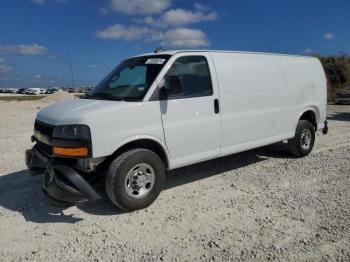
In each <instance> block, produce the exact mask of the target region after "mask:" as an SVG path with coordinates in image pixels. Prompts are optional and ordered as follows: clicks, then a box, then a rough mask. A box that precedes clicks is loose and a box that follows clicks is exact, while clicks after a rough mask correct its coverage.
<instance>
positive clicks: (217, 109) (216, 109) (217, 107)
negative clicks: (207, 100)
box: [214, 98, 220, 114]
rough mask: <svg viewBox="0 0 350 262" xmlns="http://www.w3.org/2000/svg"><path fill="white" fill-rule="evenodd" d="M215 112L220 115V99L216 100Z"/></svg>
mask: <svg viewBox="0 0 350 262" xmlns="http://www.w3.org/2000/svg"><path fill="white" fill-rule="evenodd" d="M214 112H215V114H218V113H219V112H220V106H219V99H217V98H215V99H214Z"/></svg>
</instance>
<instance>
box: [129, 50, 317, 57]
mask: <svg viewBox="0 0 350 262" xmlns="http://www.w3.org/2000/svg"><path fill="white" fill-rule="evenodd" d="M187 52H210V53H238V54H261V55H277V56H292V57H303V58H313V57H312V56H305V55H290V54H279V53H267V52H266V53H265V52H253V51H230V50H201V49H194V50H168V51H160V52H157V53H145V54H141V55H137V56H135V57H138V56H148V55H175V54H177V53H187Z"/></svg>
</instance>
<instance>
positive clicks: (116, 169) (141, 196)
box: [105, 148, 165, 211]
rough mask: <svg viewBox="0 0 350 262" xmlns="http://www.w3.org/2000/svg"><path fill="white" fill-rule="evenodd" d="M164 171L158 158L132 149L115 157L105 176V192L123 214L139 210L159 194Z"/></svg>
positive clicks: (148, 152)
mask: <svg viewBox="0 0 350 262" xmlns="http://www.w3.org/2000/svg"><path fill="white" fill-rule="evenodd" d="M164 180H165V167H164V164H163V162H162V160H161V159H160V157H159V156H158V155H157V154H156V153H154V152H152V151H150V150H147V149H142V148H138V149H132V150H130V151H127V152H125V153H123V154H121V155H120V156H118V157H117V158H116V159H115V160H114V161H113V162H112V163H111V165H110V167H109V169H108V171H107V174H106V181H105V182H106V185H105V186H106V192H107V195H108V197H109V199H110V200H111V202H112V203H113V204H115V205H117V206H118V207H120V208H122V209H124V210H130V211H131V210H137V209H142V208H145V207H147V206H149V205H150V204H152V203H153V201H154V200H155V199H156V198H157V197H158V195H159V194H160V192H161V190H162V187H163V184H164Z"/></svg>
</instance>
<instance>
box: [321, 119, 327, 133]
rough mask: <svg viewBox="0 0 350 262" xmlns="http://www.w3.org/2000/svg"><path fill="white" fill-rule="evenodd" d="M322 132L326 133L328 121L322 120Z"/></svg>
mask: <svg viewBox="0 0 350 262" xmlns="http://www.w3.org/2000/svg"><path fill="white" fill-rule="evenodd" d="M322 133H323V134H324V135H326V134H327V133H328V121H327V120H326V121H324V127H323V129H322Z"/></svg>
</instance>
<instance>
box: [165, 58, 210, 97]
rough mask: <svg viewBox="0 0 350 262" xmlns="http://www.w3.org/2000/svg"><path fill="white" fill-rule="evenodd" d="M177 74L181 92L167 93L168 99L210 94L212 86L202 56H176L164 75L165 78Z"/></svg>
mask: <svg viewBox="0 0 350 262" xmlns="http://www.w3.org/2000/svg"><path fill="white" fill-rule="evenodd" d="M171 76H179V77H180V81H181V86H182V94H177V95H169V97H168V99H175V98H189V97H199V96H211V95H212V94H213V88H212V83H211V77H210V71H209V66H208V63H207V60H206V58H205V57H204V56H183V57H180V58H178V59H177V60H176V61H175V62H174V63H173V64H172V66H171V68H170V69H169V71H168V72H167V73H166V75H165V79H167V78H169V77H171Z"/></svg>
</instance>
